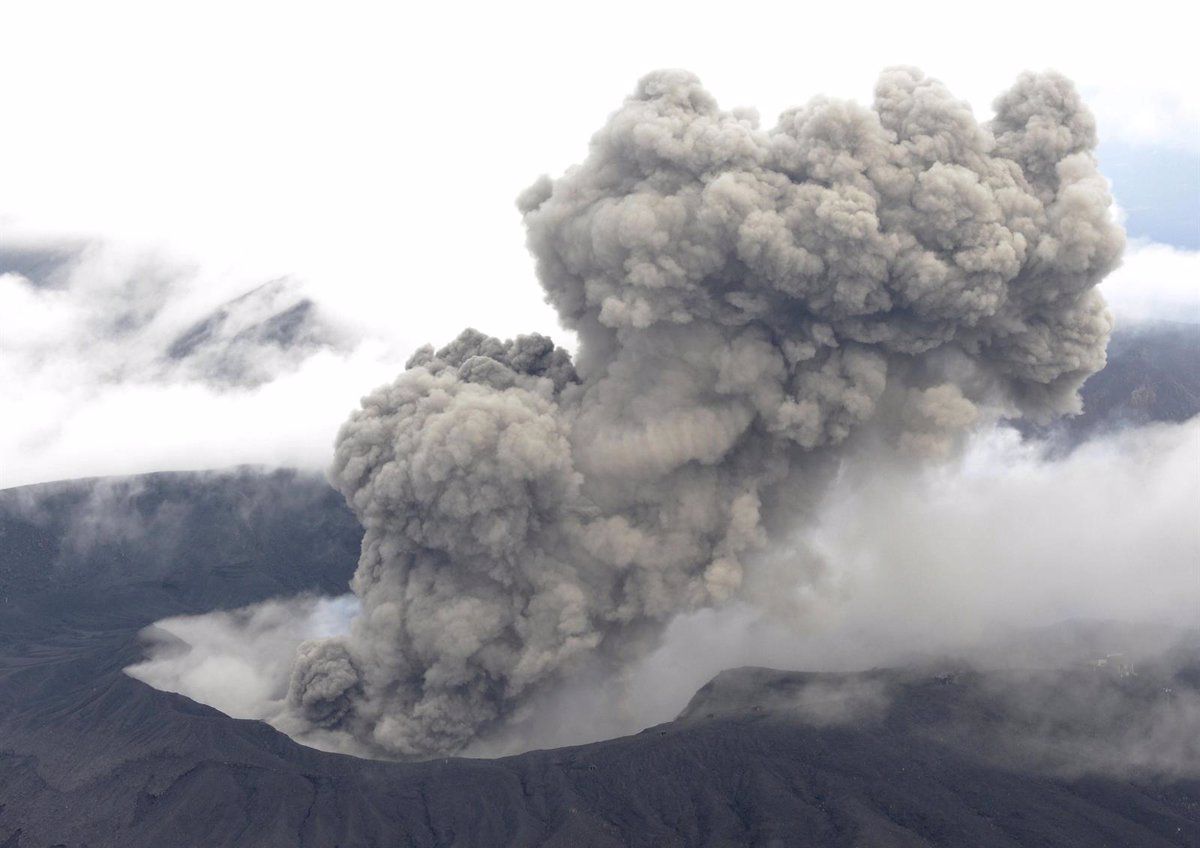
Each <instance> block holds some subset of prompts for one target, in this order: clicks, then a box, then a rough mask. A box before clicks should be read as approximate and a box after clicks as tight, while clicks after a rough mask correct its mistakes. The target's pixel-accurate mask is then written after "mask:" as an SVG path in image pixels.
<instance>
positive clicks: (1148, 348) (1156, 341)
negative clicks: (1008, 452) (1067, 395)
mask: <svg viewBox="0 0 1200 848" xmlns="http://www.w3.org/2000/svg"><path fill="white" fill-rule="evenodd" d="M1081 394H1082V396H1083V413H1082V414H1080V415H1077V416H1074V417H1072V418H1065V419H1062V420H1061V421H1059V422H1056V423H1055V424H1054V425H1052V426H1051V427H1049V428H1033V427H1024V428H1023V429H1025V431H1026V432H1027V433H1029V434H1032V435H1036V436H1043V437H1044V436H1050V437H1051V438H1054V439H1055V440H1056V441H1057V442H1058V443H1059V444H1060V445H1061V446H1063V447H1066V448H1071V447H1074V446H1076V445H1078V444H1080V443H1081V442H1083V441H1086V440H1087V439H1089V438H1091V437H1092V436H1096V435H1099V434H1102V433H1105V432H1109V431H1112V430H1115V429H1117V428H1120V427H1127V426H1138V425H1142V424H1149V423H1151V422H1157V421H1170V422H1179V421H1186V420H1187V419H1189V418H1191V417H1192V416H1193V415H1195V414H1196V413H1197V412H1200V325H1196V324H1180V323H1172V322H1169V321H1157V322H1151V323H1145V324H1135V325H1133V326H1131V327H1129V328H1124V329H1122V328H1118V330H1117V331H1116V332H1115V333H1114V334H1113V337H1112V340H1111V341H1110V342H1109V345H1108V364H1107V365H1105V367H1104V369H1103V370H1101V371H1099V372H1098V373H1096V374H1093V375H1092V376H1091V377H1089V378H1088V380H1087V382H1086V383H1084V385H1083V391H1082V392H1081Z"/></svg>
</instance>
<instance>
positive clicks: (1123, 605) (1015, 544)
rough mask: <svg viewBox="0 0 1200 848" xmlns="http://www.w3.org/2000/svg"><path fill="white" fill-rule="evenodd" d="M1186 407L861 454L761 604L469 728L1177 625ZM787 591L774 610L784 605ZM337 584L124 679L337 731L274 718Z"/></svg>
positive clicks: (210, 628)
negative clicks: (1047, 452)
mask: <svg viewBox="0 0 1200 848" xmlns="http://www.w3.org/2000/svg"><path fill="white" fill-rule="evenodd" d="M1198 468H1200V421H1197V420H1193V421H1190V422H1187V423H1185V424H1178V425H1156V426H1151V427H1145V428H1139V429H1130V430H1124V431H1121V432H1118V433H1115V434H1111V435H1109V436H1106V437H1104V438H1101V439H1096V440H1094V441H1092V442H1089V443H1087V444H1085V445H1083V446H1081V447H1080V448H1079V449H1077V450H1076V451H1074V452H1073V453H1071V454H1070V455H1069V456H1067V457H1065V458H1059V459H1047V458H1045V457H1044V456H1042V454H1041V448H1040V446H1039V445H1038V444H1036V443H1022V442H1020V441H1019V438H1018V437H1017V434H1016V433H1015V432H1014V431H1012V430H1008V429H1001V430H989V431H985V432H983V433H980V434H979V435H977V436H976V437H974V438H973V439H972V441H971V443H970V444H969V446H968V448H967V450H966V451H965V452H964V454H963V456H962V458H961V459H956V460H953V461H950V462H946V463H943V464H939V465H937V466H935V467H925V468H919V469H914V468H913V467H912V466H911V464H910V463H908V462H907V461H905V460H904V459H903V458H902V457H898V456H896V455H894V454H893V455H891V456H890V457H889V456H885V455H878V454H877V455H873V456H870V458H869V459H868V458H867V457H866V456H864V459H863V462H862V463H861V464H860V465H859V466H858V467H851V468H848V469H847V471H846V472H845V473H844V474H843V475H841V477H840V478H839V479H838V480H837V482H836V483H835V484H834V485H833V487H832V489H831V491H830V493H829V496H828V498H827V500H826V502H825V505H824V506H823V507H822V508H821V510H820V511H819V513H818V515H817V516H816V518H815V519H814V521H813V525H812V526H813V527H814V537H813V539H814V541H813V543H812V544H813V547H814V548H815V550H816V551H817V553H818V554H819V556H820V558H821V562H822V563H823V565H822V567H821V569H820V571H819V572H818V573H817V574H816V575H815V579H813V575H812V572H811V569H809V570H807V571H805V570H803V569H801V570H800V572H799V573H798V574H797V575H796V577H795V579H794V580H793V581H792V582H791V583H790V584H789V583H781V584H779V585H777V586H776V587H775V589H776V592H777V594H778V595H779V596H780V597H781V598H784V599H785V600H787V601H788V603H787V604H778V605H776V606H775V607H773V608H771V609H766V608H763V607H762V606H756V605H754V604H752V603H748V602H734V603H730V604H728V605H725V606H723V607H720V608H717V609H707V610H699V611H697V612H694V613H691V614H687V615H682V616H680V617H678V618H677V619H675V621H673V622H672V623H671V625H670V626H669V627H667V629H666V630H665V631H664V632H663V634H662V636H661V639H660V640H659V641H658V643H657V645H656V647H654V648H653V650H651V651H650V652H649V653H648V654H647V655H646V656H644V657H643V658H642V659H640V660H638V661H636V662H634V663H633V664H631V665H630V666H629V667H628V668H627V669H625V670H624V671H623V672H622V673H621V674H619V675H617V676H615V677H614V676H612V675H611V674H602V673H599V672H596V673H595V674H594V676H589V674H587V673H581V674H580V675H579V676H578V677H577V678H576V679H574V680H573V681H572V682H570V683H568V684H567V685H564V686H562V687H560V688H558V689H556V690H554V691H552V692H549V693H547V694H546V695H545V697H543V698H541V699H539V700H537V701H536V702H534V703H533V704H531V705H530V706H529V707H528V708H527V709H526V710H525V711H524V714H522V715H520V716H517V717H515V718H514V719H513V721H512V722H511V723H510V724H509V725H508V726H506V727H504V728H501V729H500V730H498V731H497V732H495V733H494V734H492V735H491V736H489V737H485V738H483V739H481V740H480V741H478V742H477V743H475V744H474V745H472V746H471V747H470V748H468V750H467V753H470V754H475V755H480V756H494V755H501V754H508V753H514V752H517V751H521V750H528V749H531V748H542V747H552V746H559V745H566V744H574V743H582V742H587V741H593V740H596V739H602V738H607V737H611V736H616V735H621V734H626V733H633V732H636V731H638V730H640V729H642V728H644V727H647V726H649V725H653V724H656V723H659V722H663V721H668V720H670V719H671V718H673V717H674V716H675V715H676V714H677V713H678V712H679V711H680V710H681V709H682V708H683V706H684V705H685V704H686V703H687V701H688V699H689V698H691V696H692V695H693V694H694V693H695V692H696V690H697V689H698V688H699V687H700V686H702V685H703V684H704V683H706V682H707V681H708V680H710V679H711V678H712V677H713V676H714V675H715V674H717V673H718V672H720V671H722V670H724V669H727V668H733V667H737V666H743V665H756V666H769V667H775V668H795V669H805V670H829V671H853V670H862V669H868V668H873V667H880V666H887V665H889V664H900V663H905V662H909V661H911V660H912V659H913V658H914V657H918V658H919V657H921V656H931V657H937V656H956V657H960V658H963V659H966V660H968V661H972V660H974V661H979V662H983V663H987V664H991V665H1000V666H1004V665H1012V666H1014V667H1021V666H1022V664H1023V663H1027V662H1029V658H1028V657H1025V656H1020V655H1017V656H1008V657H1006V656H1004V655H999V656H998V655H997V654H996V652H995V650H994V646H995V645H996V644H1000V643H1003V641H1004V639H1006V638H1008V637H1011V636H1012V635H1013V633H1014V632H1024V631H1027V630H1031V629H1036V628H1039V627H1046V626H1049V625H1054V624H1057V623H1060V622H1063V621H1069V620H1105V621H1117V622H1133V623H1146V622H1155V623H1158V624H1167V625H1178V626H1190V625H1194V624H1195V610H1196V609H1197V608H1200V580H1198V579H1197V571H1196V569H1197V563H1198V562H1200V527H1198V526H1197V523H1196V521H1195V504H1196V503H1197V502H1200V475H1198V474H1197V473H1196V470H1197V469H1198ZM789 609H790V613H789V612H788V610H789ZM355 612H357V609H356V607H355V606H354V602H353V601H351V600H350V599H349V597H347V598H343V599H337V600H325V601H321V602H317V601H315V600H314V599H312V598H299V599H293V600H287V599H277V600H273V601H270V602H267V603H265V604H262V605H258V606H256V607H251V608H248V609H247V610H246V611H244V612H240V613H237V614H229V613H212V614H209V615H206V616H197V617H193V618H189V619H176V620H169V621H166V622H160V624H159V625H158V627H159V628H161V629H162V630H165V631H167V632H169V633H170V634H171V635H172V636H174V637H176V638H177V639H179V640H181V641H182V642H183V643H186V646H185V645H184V644H181V643H180V642H175V641H173V640H166V639H161V640H156V641H154V642H152V643H151V647H150V651H149V656H148V659H147V661H146V662H144V663H141V664H140V665H138V666H135V667H133V668H131V669H130V673H132V674H134V675H135V676H137V677H138V678H139V679H141V680H144V681H145V682H147V683H150V684H151V685H153V686H156V687H158V688H161V689H167V690H169V691H177V692H180V693H182V694H184V695H187V696H188V697H190V698H193V699H195V700H197V701H201V702H203V703H208V704H210V705H212V706H216V707H218V708H219V709H222V710H224V711H225V712H228V713H229V714H230V715H233V716H236V717H239V718H258V719H264V720H267V721H271V722H272V723H274V724H276V726H277V727H279V728H280V729H281V730H284V731H285V732H290V733H293V734H295V735H296V737H297V738H298V739H300V740H301V741H304V742H306V743H308V744H314V745H316V746H318V747H325V748H331V749H335V750H338V749H340V750H344V751H346V752H350V753H363V752H364V751H363V749H362V747H361V746H360V745H358V744H357V743H356V742H355V741H354V740H353V739H352V738H350V737H348V736H346V735H344V734H343V735H340V736H339V735H336V734H333V735H327V734H314V733H312V732H311V729H309V730H308V731H307V734H306V731H305V728H303V727H297V726H296V725H295V724H294V722H290V721H289V719H288V717H287V715H286V711H285V709H284V707H285V704H284V701H283V698H284V694H285V691H286V686H287V681H286V676H287V673H288V670H289V669H290V661H291V657H292V655H293V652H294V651H295V649H296V647H297V645H298V644H299V643H300V642H301V641H302V640H304V639H306V638H313V637H315V636H318V635H333V634H334V633H335V632H347V631H348V628H349V618H350V616H351V615H353V614H354V613H355Z"/></svg>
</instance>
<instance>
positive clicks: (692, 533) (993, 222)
mask: <svg viewBox="0 0 1200 848" xmlns="http://www.w3.org/2000/svg"><path fill="white" fill-rule="evenodd" d="M995 107H996V115H995V117H994V119H993V120H992V121H991V122H989V123H984V124H981V123H978V122H977V121H976V120H975V118H974V117H973V116H972V113H971V111H970V109H969V108H968V106H967V105H966V104H965V103H963V102H961V101H958V100H956V99H955V98H954V97H952V96H951V95H950V93H949V92H948V91H947V90H946V89H945V88H944V87H943V86H942V85H941V84H940V83H938V82H937V81H935V80H931V79H928V78H926V77H924V76H923V75H922V74H921V73H920V72H919V71H916V70H914V69H909V68H899V69H892V70H888V71H886V72H885V73H884V74H883V75H882V76H881V78H880V80H879V83H878V85H877V87H876V91H875V100H874V103H873V105H872V107H871V108H865V107H862V106H859V105H856V104H853V103H848V102H841V101H836V100H829V99H823V98H818V99H815V100H813V101H812V102H810V103H809V104H808V105H807V106H804V107H802V108H798V109H793V110H790V111H787V112H785V113H784V114H783V115H782V116H781V118H780V120H779V123H778V125H777V126H776V127H775V128H774V129H771V130H768V131H764V130H761V129H760V128H759V127H758V124H757V118H756V117H755V115H754V114H753V113H752V112H749V111H745V110H734V111H722V110H721V109H719V108H718V106H717V104H716V102H715V101H714V100H713V98H712V97H711V96H710V95H709V94H708V93H707V92H706V91H705V90H704V89H703V88H702V87H701V86H700V84H699V82H698V80H697V79H696V78H695V77H694V76H692V75H691V74H689V73H686V72H683V71H663V72H658V73H653V74H650V75H649V76H647V77H645V78H644V79H643V80H642V81H641V82H640V83H639V85H638V87H637V90H636V92H635V93H634V94H633V95H632V96H631V97H630V98H629V99H627V100H626V102H625V103H624V105H623V106H622V107H621V108H620V109H619V110H618V111H617V112H616V113H614V114H613V115H612V116H611V118H610V119H609V121H608V123H607V124H606V126H605V127H604V128H603V129H601V130H600V131H599V132H598V133H597V134H596V135H595V136H594V138H593V139H592V144H591V149H590V153H589V155H588V157H587V159H586V160H585V161H584V162H583V163H582V164H580V165H578V166H576V167H574V168H572V169H570V170H568V171H567V173H566V174H565V175H563V176H562V177H561V178H559V179H557V180H551V179H549V178H546V177H543V178H541V179H540V180H539V181H538V182H537V183H535V184H534V185H533V186H532V187H531V188H529V189H528V190H526V191H525V192H524V193H523V194H522V195H521V197H520V199H519V201H518V205H519V208H520V210H521V212H522V214H523V216H524V221H525V225H526V228H527V231H528V241H529V246H530V249H531V250H532V252H533V254H534V256H535V257H536V260H537V269H538V276H539V279H540V281H541V283H542V286H543V288H544V289H545V292H546V297H547V299H548V301H549V302H550V303H551V304H552V305H553V306H554V307H555V309H556V310H557V311H558V313H559V316H560V318H561V321H562V323H563V324H564V325H565V326H566V327H567V328H569V329H571V330H573V331H575V332H576V334H577V336H578V340H579V347H578V352H577V355H576V356H575V357H574V360H572V357H571V356H570V355H569V354H568V353H567V352H566V351H565V350H563V349H562V348H559V347H556V346H555V345H554V344H553V343H552V342H551V341H550V340H549V339H547V338H545V337H542V336H537V335H534V336H524V337H518V338H517V339H515V340H512V341H500V340H498V339H494V338H490V337H488V336H485V335H483V334H481V333H478V332H476V331H473V330H468V331H466V332H464V333H463V334H462V335H461V336H460V337H459V338H458V339H456V340H455V341H453V342H452V343H450V344H449V345H447V346H446V347H443V348H441V349H437V350H435V349H434V348H432V347H426V348H423V349H421V350H420V351H418V352H417V353H416V354H415V355H414V356H413V358H412V360H411V361H410V362H409V364H408V369H407V370H406V371H405V373H403V374H402V375H400V377H398V378H397V379H396V380H395V381H394V382H393V383H391V384H390V385H387V386H384V387H382V388H380V389H378V390H376V391H375V392H373V393H372V394H371V395H369V396H368V397H366V398H365V399H364V400H363V404H362V408H361V409H360V410H358V411H356V412H355V413H354V414H353V415H352V416H351V418H350V420H349V421H348V422H347V423H346V424H345V425H344V426H343V428H342V430H341V432H340V434H339V436H338V440H337V446H336V455H335V460H334V464H333V467H332V469H331V474H330V476H331V479H332V481H333V482H334V485H335V486H336V487H337V488H339V489H340V491H341V492H342V493H343V494H344V495H345V497H346V499H347V501H348V502H349V504H350V505H351V507H352V508H353V510H354V511H355V513H356V514H357V516H358V518H359V520H360V521H361V522H362V524H363V526H364V528H365V536H364V539H363V546H362V557H361V560H360V562H359V566H358V570H357V572H356V574H355V577H354V580H353V582H352V588H353V590H354V592H355V593H356V594H357V595H358V597H359V598H360V599H361V602H362V612H361V614H360V615H359V617H358V618H357V619H356V620H355V621H354V623H353V625H352V629H351V632H350V633H349V634H348V635H345V636H341V637H336V638H333V639H327V640H321V641H311V642H307V643H304V644H303V645H302V646H301V647H300V649H299V650H298V653H297V656H296V659H295V663H294V667H293V671H292V678H291V683H290V690H289V700H290V703H291V705H292V709H293V710H294V711H295V712H296V713H297V714H298V715H299V716H300V717H301V719H302V720H303V721H306V722H308V723H309V724H310V725H312V726H315V727H319V728H324V729H333V730H338V731H343V732H346V733H349V734H351V735H353V736H354V737H355V738H356V739H357V740H358V741H359V742H360V743H362V744H363V745H365V746H367V747H369V748H370V749H372V750H375V751H378V752H380V753H382V754H385V755H391V756H428V755H432V754H436V753H441V752H447V751H455V750H459V749H461V748H462V747H463V746H464V745H465V744H467V743H468V742H470V741H471V740H472V739H474V738H476V737H477V736H478V735H479V734H481V733H485V732H487V731H489V730H491V729H494V728H496V727H497V726H498V725H499V724H500V723H502V722H504V721H505V720H509V719H513V718H517V717H519V716H520V715H521V712H522V709H523V708H525V707H526V706H527V705H528V704H529V703H530V702H531V701H532V699H533V698H534V697H535V696H536V695H537V694H538V693H540V692H544V691H545V690H546V689H547V688H548V687H550V686H552V685H554V683H555V681H561V680H562V679H563V678H564V677H566V676H568V675H570V674H571V673H572V672H574V671H577V670H578V669H580V668H582V667H584V666H588V665H590V666H592V667H595V665H597V664H599V665H605V664H608V665H611V666H613V667H618V666H620V665H621V664H622V663H625V662H628V661H629V660H630V658H632V657H636V656H641V655H644V654H645V652H646V651H647V650H648V649H649V647H650V646H652V645H653V643H654V639H655V637H656V635H657V634H659V633H660V632H661V630H662V628H663V627H664V626H665V625H666V624H667V623H668V622H669V621H670V620H671V619H672V618H673V617H675V616H676V615H678V614H680V613H683V612H688V611H694V610H698V609H703V608H707V607H712V606H717V605H721V604H723V603H725V602H727V601H730V600H733V599H736V598H739V596H740V595H742V594H743V593H744V592H745V591H746V588H747V586H748V585H749V583H750V578H752V577H753V572H754V568H755V565H756V561H762V560H764V559H766V558H768V557H767V554H769V553H770V551H771V548H772V545H773V544H775V545H778V544H779V542H780V540H782V539H783V538H784V537H785V536H787V535H788V534H791V533H794V531H795V529H796V527H798V526H800V525H801V524H802V522H803V518H804V513H805V511H806V509H808V508H809V507H810V506H811V505H812V504H813V503H815V502H816V501H817V500H818V499H819V497H820V495H821V492H822V490H823V487H824V484H825V481H827V479H828V478H829V475H830V473H831V471H832V469H834V468H836V464H837V462H838V460H839V458H840V457H842V456H843V455H845V454H846V452H847V451H852V450H853V449H854V444H855V443H856V442H857V441H859V440H860V436H859V435H857V434H858V433H860V432H869V433H870V434H871V437H872V438H874V439H876V440H881V441H883V442H884V443H887V444H891V445H893V446H895V447H896V448H897V449H899V450H901V451H906V452H909V453H912V454H915V455H918V456H939V455H944V454H946V453H948V452H950V451H951V450H952V449H953V448H954V447H955V445H956V444H957V442H958V441H959V439H960V436H961V434H962V433H964V432H965V431H966V430H968V429H969V428H970V427H972V426H973V425H974V424H975V423H976V422H977V421H978V420H980V419H981V418H983V417H986V416H993V415H1000V414H1002V415H1005V416H1009V417H1016V416H1027V417H1030V418H1033V419H1036V420H1046V419H1049V418H1052V417H1054V416H1057V415H1061V414H1066V413H1072V412H1076V411H1078V408H1079V401H1078V395H1077V390H1078V388H1079V386H1080V384H1081V383H1082V381H1083V380H1084V379H1085V378H1086V377H1087V376H1088V375H1089V374H1091V373H1093V372H1095V371H1097V370H1099V369H1100V368H1101V367H1102V366H1103V364H1104V361H1105V345H1106V342H1107V339H1108V335H1109V331H1110V329H1111V323H1112V322H1111V319H1110V317H1109V314H1108V311H1107V310H1106V308H1105V305H1104V302H1103V299H1102V298H1101V297H1100V295H1099V293H1098V292H1097V291H1096V290H1095V286H1096V285H1097V283H1099V281H1100V280H1101V279H1102V278H1103V277H1104V276H1105V274H1107V273H1108V272H1109V271H1110V270H1112V269H1113V268H1114V267H1115V266H1116V264H1117V263H1118V261H1119V258H1120V254H1121V250H1122V247H1123V243H1124V238H1123V234H1122V232H1121V230H1120V228H1119V227H1118V226H1117V225H1116V224H1115V223H1114V222H1113V219H1112V217H1111V216H1110V210H1109V207H1110V202H1111V201H1110V197H1109V193H1108V188H1107V184H1106V182H1105V180H1104V179H1103V178H1102V177H1101V176H1100V175H1099V173H1098V172H1097V169H1096V163H1095V159H1094V157H1093V155H1092V152H1091V151H1092V149H1093V148H1094V146H1095V143H1096V137H1095V127H1094V122H1093V120H1092V117H1091V115H1090V114H1089V113H1088V111H1087V110H1086V108H1085V107H1084V106H1083V104H1082V103H1081V101H1080V99H1079V97H1078V95H1077V94H1076V92H1075V90H1074V88H1073V87H1072V85H1071V84H1070V83H1069V82H1068V81H1067V80H1066V79H1064V78H1062V77H1061V76H1058V75H1055V74H1040V75H1039V74H1026V75H1024V76H1022V77H1021V78H1020V79H1019V80H1018V81H1017V83H1016V85H1015V86H1014V87H1013V88H1012V89H1011V90H1010V91H1009V92H1007V93H1005V94H1004V95H1002V96H1001V97H1000V98H998V99H997V101H996V103H995ZM861 438H865V436H863V437H861ZM776 559H778V557H776ZM770 568H771V569H773V570H778V568H779V566H778V565H777V564H773V565H771V566H770ZM796 568H797V569H800V568H802V564H797V565H796Z"/></svg>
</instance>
